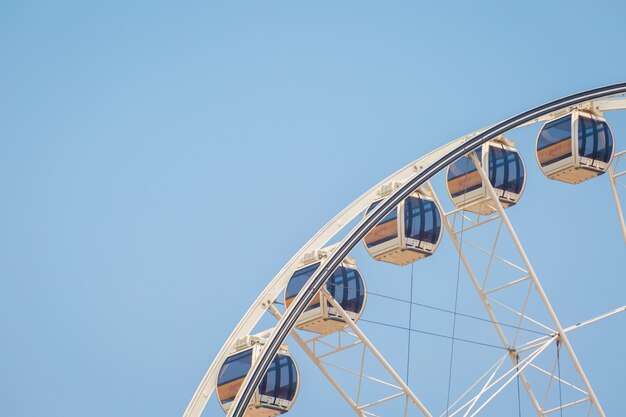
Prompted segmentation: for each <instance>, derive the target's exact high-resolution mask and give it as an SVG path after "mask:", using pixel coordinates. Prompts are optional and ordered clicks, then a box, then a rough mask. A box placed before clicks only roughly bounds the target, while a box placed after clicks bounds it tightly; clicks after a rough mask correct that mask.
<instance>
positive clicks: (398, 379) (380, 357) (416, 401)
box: [321, 288, 432, 417]
mask: <svg viewBox="0 0 626 417" xmlns="http://www.w3.org/2000/svg"><path fill="white" fill-rule="evenodd" d="M321 291H323V292H325V293H326V297H327V298H328V301H329V302H330V303H331V304H332V306H333V307H334V308H335V309H336V310H337V311H338V312H339V314H340V315H341V318H342V319H343V320H344V321H345V322H346V323H347V324H348V326H350V328H351V329H352V330H353V331H354V333H355V334H356V335H357V336H358V337H359V339H361V340H362V341H363V343H364V344H365V346H367V348H368V349H369V350H370V352H372V354H373V355H374V357H375V358H376V359H377V360H378V361H379V362H380V364H381V365H382V366H383V367H384V368H385V370H386V371H387V372H389V374H390V375H391V377H392V378H393V379H394V381H396V383H397V384H398V385H399V386H400V387H401V388H402V391H404V394H405V395H406V396H407V398H410V399H411V401H412V402H413V404H415V406H416V407H417V408H419V409H420V411H421V412H422V414H424V416H426V417H432V415H431V414H430V412H429V411H428V410H427V409H426V407H425V406H424V404H422V402H421V401H420V400H419V398H417V396H416V395H415V394H414V393H413V391H411V388H409V386H408V385H407V384H406V383H405V382H404V380H403V379H402V378H401V377H400V375H398V373H397V372H396V371H395V370H394V369H393V368H392V366H391V365H389V362H387V360H386V359H385V357H384V356H383V355H382V354H381V353H380V352H379V351H378V349H376V346H374V344H373V343H372V342H370V340H369V339H368V338H367V336H366V335H365V333H363V331H362V330H361V329H359V327H358V326H357V325H356V323H355V322H354V320H352V318H350V316H349V315H348V314H347V313H346V312H345V310H344V309H343V307H341V305H340V304H339V303H338V302H337V300H335V299H334V298H333V297H332V296H331V295H330V293H328V292H327V291H326V288H322V290H321Z"/></svg>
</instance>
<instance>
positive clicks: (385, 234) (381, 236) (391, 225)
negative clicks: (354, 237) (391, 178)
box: [365, 200, 398, 248]
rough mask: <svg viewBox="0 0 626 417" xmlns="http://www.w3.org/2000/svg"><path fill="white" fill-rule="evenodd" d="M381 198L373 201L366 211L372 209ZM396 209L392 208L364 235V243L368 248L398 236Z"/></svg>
mask: <svg viewBox="0 0 626 417" xmlns="http://www.w3.org/2000/svg"><path fill="white" fill-rule="evenodd" d="M381 201H383V200H379V201H375V202H374V203H372V205H371V206H370V207H369V208H368V209H367V213H369V212H370V211H372V210H373V209H374V208H375V207H376V206H377V205H378V204H380V202H381ZM397 211H398V210H397V209H395V208H394V209H393V210H392V211H391V213H389V214H387V215H386V216H385V217H384V218H383V219H382V220H381V221H380V223H378V224H377V225H376V227H374V228H373V229H372V230H371V231H370V232H369V233H368V234H367V236H365V244H366V245H367V247H368V248H371V247H372V246H376V245H380V244H381V243H385V242H387V241H390V240H392V239H395V238H397V237H398V230H397V225H398V223H397V222H398V213H397Z"/></svg>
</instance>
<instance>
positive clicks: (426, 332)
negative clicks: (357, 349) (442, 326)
mask: <svg viewBox="0 0 626 417" xmlns="http://www.w3.org/2000/svg"><path fill="white" fill-rule="evenodd" d="M359 321H362V322H364V323H371V324H377V325H380V326H386V327H390V328H393V329H400V330H409V331H411V332H415V333H421V334H425V335H428V336H435V337H441V338H444V339H450V340H457V341H459V342H465V343H471V344H474V345H479V346H487V347H491V348H495V349H500V350H506V351H507V352H509V351H510V350H509V349H507V348H505V347H502V346H498V345H492V344H490V343H484V342H478V341H476V340H469V339H461V338H458V337H452V336H448V335H445V334H440V333H435V332H429V331H426V330H419V329H410V328H408V327H405V326H400V325H397V324H391V323H384V322H382V321H375V320H367V319H363V318H362V319H359Z"/></svg>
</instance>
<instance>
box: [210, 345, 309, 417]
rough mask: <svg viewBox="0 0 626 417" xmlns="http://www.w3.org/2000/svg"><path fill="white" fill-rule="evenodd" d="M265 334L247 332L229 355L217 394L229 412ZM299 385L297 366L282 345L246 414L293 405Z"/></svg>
mask: <svg viewBox="0 0 626 417" xmlns="http://www.w3.org/2000/svg"><path fill="white" fill-rule="evenodd" d="M263 343H264V339H263V338H259V337H256V336H248V337H246V338H244V339H242V340H240V341H238V342H237V344H236V349H235V350H236V352H235V353H233V354H232V355H230V356H229V357H227V358H226V360H225V361H224V363H223V364H222V367H221V368H220V371H219V374H218V376H217V398H218V401H219V403H220V406H221V407H222V409H223V410H224V411H225V412H226V413H228V410H229V409H230V406H231V403H232V402H233V400H234V399H235V397H236V396H237V393H238V392H239V389H240V387H241V384H242V383H243V381H244V379H245V378H246V376H247V375H248V372H249V371H250V367H251V366H252V362H254V361H255V360H256V358H257V357H258V356H259V355H260V354H261V349H262V346H263ZM298 388H299V373H298V367H297V366H296V363H295V362H294V360H293V358H292V357H291V355H290V354H289V352H288V350H287V346H286V345H282V346H281V347H280V349H279V350H278V353H277V354H276V357H275V358H274V360H273V361H272V363H271V364H270V367H269V369H268V370H267V373H266V374H265V376H264V377H263V380H262V381H261V384H260V385H259V386H258V387H257V389H256V391H255V393H254V395H253V396H252V399H251V400H250V403H249V404H248V407H247V408H246V411H245V413H244V416H245V417H271V416H277V415H280V414H283V413H286V412H287V411H289V409H291V407H292V405H293V403H294V401H295V399H296V396H297V394H298Z"/></svg>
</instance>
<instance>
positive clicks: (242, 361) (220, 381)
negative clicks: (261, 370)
mask: <svg viewBox="0 0 626 417" xmlns="http://www.w3.org/2000/svg"><path fill="white" fill-rule="evenodd" d="M251 366H252V349H248V350H245V351H243V352H241V353H238V354H236V355H233V356H231V357H229V358H227V359H226V361H224V365H222V368H221V369H220V373H219V375H218V377H217V385H218V386H219V385H224V384H228V383H229V382H232V381H236V380H238V379H240V378H244V377H245V376H246V375H247V374H248V371H249V370H250V367H251ZM222 400H223V401H224V400H228V399H227V398H224V399H222ZM231 400H232V399H231Z"/></svg>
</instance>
